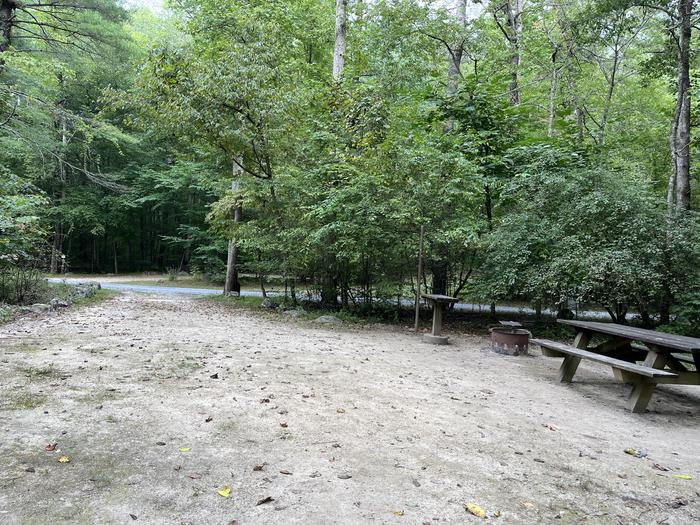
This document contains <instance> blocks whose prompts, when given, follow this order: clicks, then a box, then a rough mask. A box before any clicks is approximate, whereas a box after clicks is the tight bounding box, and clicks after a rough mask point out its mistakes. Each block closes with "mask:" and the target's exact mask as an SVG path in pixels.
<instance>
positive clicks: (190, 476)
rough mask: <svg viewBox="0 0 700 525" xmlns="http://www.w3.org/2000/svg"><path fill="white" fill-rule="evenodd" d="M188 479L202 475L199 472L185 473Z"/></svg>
mask: <svg viewBox="0 0 700 525" xmlns="http://www.w3.org/2000/svg"><path fill="white" fill-rule="evenodd" d="M187 477H188V478H190V479H202V475H201V474H200V473H199V472H193V473H192V474H187Z"/></svg>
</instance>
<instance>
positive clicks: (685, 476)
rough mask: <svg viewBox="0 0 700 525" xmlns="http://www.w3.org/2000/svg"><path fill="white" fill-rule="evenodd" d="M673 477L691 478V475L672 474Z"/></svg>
mask: <svg viewBox="0 0 700 525" xmlns="http://www.w3.org/2000/svg"><path fill="white" fill-rule="evenodd" d="M673 477H674V478H678V479H693V476H689V475H688V474H674V475H673Z"/></svg>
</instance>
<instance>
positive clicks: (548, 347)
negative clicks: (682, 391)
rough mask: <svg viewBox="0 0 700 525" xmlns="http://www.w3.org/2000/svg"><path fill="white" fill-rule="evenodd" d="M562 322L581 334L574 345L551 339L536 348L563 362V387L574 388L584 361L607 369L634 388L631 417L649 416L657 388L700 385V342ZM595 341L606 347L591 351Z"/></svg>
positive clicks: (643, 331) (588, 323) (598, 324)
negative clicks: (657, 386) (643, 414)
mask: <svg viewBox="0 0 700 525" xmlns="http://www.w3.org/2000/svg"><path fill="white" fill-rule="evenodd" d="M558 322H559V323H562V324H565V325H569V326H571V327H572V328H573V329H574V330H575V331H576V338H575V340H574V343H573V345H567V344H564V343H559V342H556V341H549V340H547V339H534V340H533V341H532V342H533V343H534V344H536V345H539V346H540V348H542V353H543V354H544V355H545V356H548V357H563V358H564V361H563V362H562V364H561V367H560V368H559V380H560V381H561V382H563V383H570V382H571V380H572V379H573V377H574V375H575V374H576V370H577V369H578V366H579V364H580V363H581V361H582V360H584V359H586V360H589V361H593V362H597V363H602V364H606V365H608V366H610V367H611V368H612V371H613V374H614V375H615V378H616V379H618V380H619V381H622V382H623V383H631V384H632V385H633V388H632V392H631V394H630V397H629V408H630V410H631V411H632V412H644V411H645V410H646V407H647V405H648V403H649V400H650V399H651V396H652V394H653V392H654V389H655V388H656V385H659V384H671V385H700V339H697V338H692V337H685V336H679V335H675V334H667V333H662V332H656V331H654V330H647V329H643V328H636V327H632V326H623V325H617V324H612V323H601V322H595V321H579V320H563V319H560V320H559V321H558ZM594 337H596V338H597V339H598V340H600V339H601V338H602V339H603V342H597V343H596V344H595V345H592V346H591V344H590V343H591V342H592V339H593V338H594ZM640 343H642V344H640ZM638 362H640V363H639V364H638Z"/></svg>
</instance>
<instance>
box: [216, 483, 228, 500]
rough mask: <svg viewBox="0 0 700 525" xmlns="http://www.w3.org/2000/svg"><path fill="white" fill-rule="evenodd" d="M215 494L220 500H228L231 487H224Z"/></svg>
mask: <svg viewBox="0 0 700 525" xmlns="http://www.w3.org/2000/svg"><path fill="white" fill-rule="evenodd" d="M217 494H218V495H219V496H221V497H222V498H228V497H229V496H230V495H231V487H229V486H228V485H224V487H223V488H222V489H221V490H220V491H218V492H217Z"/></svg>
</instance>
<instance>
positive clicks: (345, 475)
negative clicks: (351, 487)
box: [338, 472, 352, 479]
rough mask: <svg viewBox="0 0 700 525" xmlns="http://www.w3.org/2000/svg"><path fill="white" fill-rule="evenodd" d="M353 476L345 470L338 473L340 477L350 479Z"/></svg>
mask: <svg viewBox="0 0 700 525" xmlns="http://www.w3.org/2000/svg"><path fill="white" fill-rule="evenodd" d="M351 477H352V476H351V475H350V474H348V473H347V472H344V473H343V474H338V479H350V478H351Z"/></svg>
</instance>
